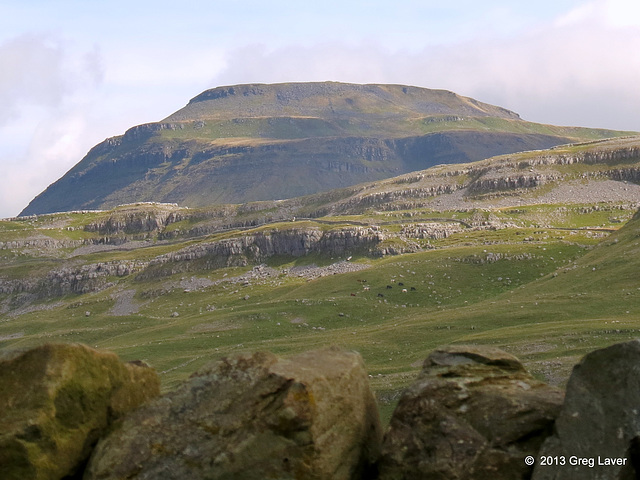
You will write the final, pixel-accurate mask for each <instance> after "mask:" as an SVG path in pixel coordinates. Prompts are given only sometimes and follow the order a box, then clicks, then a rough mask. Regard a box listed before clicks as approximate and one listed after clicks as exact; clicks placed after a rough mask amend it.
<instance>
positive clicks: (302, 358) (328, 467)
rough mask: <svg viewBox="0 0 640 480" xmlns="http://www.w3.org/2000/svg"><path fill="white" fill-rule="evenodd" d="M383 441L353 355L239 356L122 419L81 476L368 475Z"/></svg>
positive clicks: (209, 368) (205, 370)
mask: <svg viewBox="0 0 640 480" xmlns="http://www.w3.org/2000/svg"><path fill="white" fill-rule="evenodd" d="M380 441H381V430H380V424H379V417H378V413H377V409H376V405H375V400H374V398H373V396H372V393H371V391H370V388H369V384H368V381H367V375H366V373H365V370H364V367H363V364H362V359H361V357H360V356H359V355H358V354H356V353H350V352H345V351H342V350H339V349H336V348H331V349H324V350H318V351H313V352H308V353H304V354H301V355H298V356H296V357H293V358H291V359H289V360H283V359H279V358H278V357H276V356H274V355H272V354H269V353H255V354H251V355H248V354H247V355H235V356H232V357H229V358H225V359H222V360H220V361H218V362H216V363H214V364H212V365H209V366H207V367H204V368H203V369H201V370H199V371H198V372H196V373H195V374H194V375H193V376H192V377H191V378H190V380H189V381H188V382H186V383H185V384H183V385H182V386H181V387H180V388H179V389H178V390H176V391H174V392H172V393H169V394H167V395H166V396H164V397H162V398H160V399H158V400H157V401H155V402H153V403H151V404H149V405H147V406H145V407H142V408H141V409H139V410H137V411H136V412H134V413H133V414H131V415H130V416H128V417H127V418H126V419H125V421H124V422H123V424H122V425H121V428H119V429H118V430H116V431H114V432H113V433H112V434H111V435H109V436H108V437H106V438H105V439H104V440H103V441H101V443H100V444H99V445H98V447H97V448H96V450H95V452H94V454H93V456H92V458H91V461H90V463H89V466H88V468H87V471H86V473H85V479H87V480H91V479H102V480H107V479H121V478H127V479H130V480H133V479H157V478H162V479H164V480H171V479H176V480H177V479H185V478H186V479H190V480H197V479H205V478H206V479H243V480H245V479H246V480H252V479H256V480H257V479H260V480H262V479H265V478H270V479H271V478H272V479H318V480H320V479H327V480H329V479H332V480H340V479H352V478H353V479H355V478H367V475H369V472H368V470H369V468H370V466H371V465H372V464H373V463H374V461H375V459H376V457H377V455H378V454H379V447H380Z"/></svg>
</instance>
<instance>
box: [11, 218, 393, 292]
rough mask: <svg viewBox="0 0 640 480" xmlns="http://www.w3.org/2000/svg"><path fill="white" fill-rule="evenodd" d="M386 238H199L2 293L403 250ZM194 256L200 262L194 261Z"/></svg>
mask: <svg viewBox="0 0 640 480" xmlns="http://www.w3.org/2000/svg"><path fill="white" fill-rule="evenodd" d="M385 238H386V236H385V234H384V233H383V232H381V231H380V230H379V229H377V228H376V227H352V228H341V229H333V230H327V231H324V230H322V229H320V228H293V229H287V230H278V229H273V230H265V231H262V232H257V233H255V234H247V235H242V236H237V237H232V238H228V239H223V240H217V241H214V242H201V243H197V244H195V245H191V246H188V247H185V248H182V249H179V250H177V251H174V252H171V253H167V254H163V255H159V256H157V257H155V258H152V259H150V260H120V261H111V262H100V263H91V264H85V265H80V266H69V267H62V268H56V269H54V270H51V271H50V272H48V273H47V274H45V275H43V276H40V277H34V278H24V279H1V278H0V293H4V294H32V295H34V296H35V298H53V297H60V296H63V295H68V294H72V293H73V294H83V293H89V292H95V291H99V290H102V289H104V288H107V287H109V286H111V285H113V281H115V280H116V279H117V278H118V277H126V276H129V275H131V274H137V278H139V279H148V278H155V277H158V276H164V275H169V274H172V273H176V272H182V271H188V270H191V269H195V268H197V269H214V268H221V267H226V266H232V265H234V266H239V265H240V266H245V265H249V264H251V263H255V264H260V263H262V262H263V261H264V260H266V259H268V258H270V257H272V256H275V255H283V256H289V257H301V256H305V255H308V254H310V253H314V252H315V253H320V254H322V255H325V256H346V255H350V254H353V253H357V252H361V253H366V254H371V255H383V254H386V253H400V252H401V251H402V250H401V249H400V248H396V249H394V250H389V249H385V248H381V249H378V245H379V244H380V243H381V242H382V241H383V240H384V239H385ZM197 261H200V262H201V263H199V264H198V263H197Z"/></svg>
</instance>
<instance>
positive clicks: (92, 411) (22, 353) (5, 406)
mask: <svg viewBox="0 0 640 480" xmlns="http://www.w3.org/2000/svg"><path fill="white" fill-rule="evenodd" d="M159 390H160V382H159V379H158V376H157V374H156V373H155V371H154V370H152V369H151V368H148V367H146V366H145V365H143V364H141V363H123V362H121V361H120V360H119V358H118V357H117V355H115V354H113V353H107V352H99V351H96V350H93V349H91V348H88V347H86V346H83V345H68V344H58V345H54V344H48V345H43V346H40V347H36V348H33V349H29V350H19V351H8V352H2V353H0V478H2V479H3V480H26V479H39V480H40V479H42V480H44V479H60V478H63V477H66V476H69V475H73V474H74V473H76V472H77V471H78V470H79V469H80V468H81V467H82V466H83V464H84V463H85V462H86V460H87V458H88V457H89V455H90V453H91V450H92V448H93V446H94V445H95V443H96V442H97V441H98V439H99V438H100V436H101V435H103V434H104V433H105V432H106V430H107V428H108V427H109V425H110V424H111V422H113V421H114V420H115V419H117V418H119V417H121V416H122V415H123V414H124V413H126V412H128V411H130V410H132V409H133V408H135V407H137V406H138V405H140V404H141V403H143V402H144V401H146V400H148V399H150V398H152V397H154V396H156V395H158V394H159Z"/></svg>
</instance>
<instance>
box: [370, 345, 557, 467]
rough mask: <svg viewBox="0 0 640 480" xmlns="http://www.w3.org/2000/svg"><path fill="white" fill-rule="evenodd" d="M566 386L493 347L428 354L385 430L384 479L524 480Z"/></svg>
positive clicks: (549, 429) (462, 347) (459, 348)
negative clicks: (527, 461)
mask: <svg viewBox="0 0 640 480" xmlns="http://www.w3.org/2000/svg"><path fill="white" fill-rule="evenodd" d="M562 396H563V395H562V392H561V391H560V390H559V389H557V388H554V387H551V386H548V385H546V384H544V383H542V382H540V381H538V380H535V379H534V378H533V377H532V376H531V375H529V374H528V373H527V372H526V371H525V369H524V367H523V366H522V364H521V363H520V362H519V361H518V359H517V358H515V357H514V356H512V355H509V354H508V353H506V352H503V351H502V350H499V349H496V348H492V347H472V346H452V347H446V348H441V349H438V350H436V351H434V352H433V353H431V354H430V355H429V357H428V358H427V360H426V361H425V363H424V366H423V370H422V372H421V374H420V376H419V377H418V379H417V381H416V382H415V383H414V385H412V386H411V387H410V388H409V389H408V390H407V391H406V392H405V393H404V394H403V396H402V397H401V399H400V402H399V404H398V407H397V408H396V410H395V412H394V413H393V416H392V418H391V422H390V425H389V429H388V431H387V433H386V434H385V439H384V444H383V449H382V457H381V459H380V464H379V468H380V477H379V478H380V480H400V479H407V480H408V479H412V480H420V479H443V480H444V479H446V480H455V479H461V480H463V479H464V480H474V479H477V480H479V479H487V480H489V479H491V480H498V479H505V480H506V479H525V478H529V476H530V474H531V467H528V466H527V465H525V463H524V461H523V459H524V458H525V456H527V455H535V454H536V452H537V450H538V448H539V447H540V444H541V443H542V441H543V440H544V439H545V437H546V436H547V435H549V434H550V433H551V431H552V427H553V422H554V419H555V417H556V416H557V414H558V412H559V410H560V407H561V404H562Z"/></svg>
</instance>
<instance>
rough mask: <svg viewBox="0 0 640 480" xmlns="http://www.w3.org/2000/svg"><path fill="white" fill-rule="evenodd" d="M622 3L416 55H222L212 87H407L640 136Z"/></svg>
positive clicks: (639, 96)
mask: <svg viewBox="0 0 640 480" xmlns="http://www.w3.org/2000/svg"><path fill="white" fill-rule="evenodd" d="M622 3H624V0H611V1H600V2H593V3H591V4H588V5H585V6H583V7H580V8H579V9H577V10H575V11H573V12H571V13H569V14H567V15H564V16H563V17H562V18H559V19H558V20H557V21H556V22H555V23H553V24H550V25H547V26H546V27H544V28H537V29H536V30H535V31H529V32H522V33H521V34H519V35H517V36H513V37H512V38H510V39H508V40H506V41H505V40H504V39H490V38H489V39H484V40H475V41H473V42H470V41H468V42H462V43H458V44H453V45H451V44H450V45H443V46H440V47H428V48H423V49H422V50H420V51H417V52H414V51H406V50H395V51H390V50H388V49H385V47H384V46H383V45H380V44H362V45H351V46H345V45H341V44H337V43H327V44H320V45H314V46H289V47H285V48H279V49H268V48H267V47H265V46H261V45H254V46H250V47H242V48H238V49H236V50H235V51H233V52H231V53H230V54H229V55H228V58H227V68H226V70H225V71H223V72H222V73H221V74H220V75H218V76H216V77H215V78H214V79H213V83H214V84H232V83H243V82H264V83H268V82H285V81H308V80H317V81H321V80H338V81H345V82H358V83H359V82H368V83H408V84H413V85H417V86H423V87H428V88H444V89H447V90H453V91H455V92H456V93H460V94H462V95H467V96H472V97H475V98H477V99H478V100H481V101H485V102H489V103H494V104H498V105H500V106H504V107H506V108H510V109H512V110H515V111H517V112H518V113H520V114H521V115H522V116H523V118H525V119H528V120H532V121H538V122H543V123H555V124H565V125H568V124H570V125H579V126H594V127H604V128H615V129H629V130H631V129H635V130H640V118H639V117H638V114H637V112H638V111H639V110H640V89H638V88H637V83H638V78H640V56H638V55H636V54H635V52H637V51H640V30H639V29H637V28H628V27H626V26H620V20H619V19H620V16H621V12H622V10H621V8H622V7H621V4H622ZM637 10H638V7H636V11H637ZM629 11H630V12H633V9H631V10H629ZM632 17H633V16H632ZM630 22H632V19H627V23H630Z"/></svg>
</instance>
